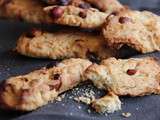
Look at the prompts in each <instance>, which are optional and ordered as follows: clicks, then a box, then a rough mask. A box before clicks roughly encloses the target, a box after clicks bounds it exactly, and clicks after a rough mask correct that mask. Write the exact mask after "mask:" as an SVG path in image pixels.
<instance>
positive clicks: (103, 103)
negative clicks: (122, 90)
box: [91, 92, 121, 113]
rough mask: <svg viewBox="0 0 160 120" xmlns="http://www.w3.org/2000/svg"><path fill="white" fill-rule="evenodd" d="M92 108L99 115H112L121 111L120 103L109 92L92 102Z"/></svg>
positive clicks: (115, 96)
mask: <svg viewBox="0 0 160 120" xmlns="http://www.w3.org/2000/svg"><path fill="white" fill-rule="evenodd" d="M91 104H92V107H93V108H94V109H95V110H96V112H99V113H104V112H107V113H113V112H115V111H118V110H121V101H120V100H119V98H118V96H117V95H115V94H114V93H112V92H110V93H109V94H107V95H106V96H104V97H102V98H100V99H96V100H94V101H92V103H91Z"/></svg>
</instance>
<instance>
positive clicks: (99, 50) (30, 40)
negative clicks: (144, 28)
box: [16, 30, 118, 60]
mask: <svg viewBox="0 0 160 120" xmlns="http://www.w3.org/2000/svg"><path fill="white" fill-rule="evenodd" d="M104 44H105V42H104V40H103V37H101V36H100V35H94V33H85V32H80V31H60V32H54V33H47V32H43V31H40V30H33V31H31V32H30V33H28V34H24V35H22V36H21V37H20V38H19V40H18V42H17V47H16V50H17V51H18V53H20V54H22V55H26V56H31V57H38V58H51V59H64V58H88V59H90V58H91V57H94V58H95V59H97V60H100V59H105V58H108V57H113V56H114V57H116V56H118V53H117V52H116V51H114V50H111V49H109V48H108V47H107V46H105V45H104ZM94 58H93V59H94Z"/></svg>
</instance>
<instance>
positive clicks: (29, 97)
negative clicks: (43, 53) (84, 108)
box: [0, 59, 91, 111]
mask: <svg viewBox="0 0 160 120" xmlns="http://www.w3.org/2000/svg"><path fill="white" fill-rule="evenodd" d="M89 65H91V62H89V61H88V60H83V59H68V60H64V61H63V62H61V63H59V64H57V65H56V66H55V67H51V68H49V69H47V68H43V69H40V70H36V71H33V72H31V73H29V74H26V75H21V76H17V77H11V78H9V79H7V80H6V81H5V82H4V83H3V85H2V87H1V91H0V99H1V107H3V108H7V109H13V110H21V111H31V110H35V109H37V108H39V107H41V106H43V105H46V104H47V103H48V102H50V101H53V100H54V99H55V98H56V97H57V96H58V94H60V93H62V92H64V91H66V90H69V89H71V88H73V87H75V86H76V85H77V84H79V83H80V82H81V80H82V74H83V72H84V70H85V69H86V68H87V67H88V66H89Z"/></svg>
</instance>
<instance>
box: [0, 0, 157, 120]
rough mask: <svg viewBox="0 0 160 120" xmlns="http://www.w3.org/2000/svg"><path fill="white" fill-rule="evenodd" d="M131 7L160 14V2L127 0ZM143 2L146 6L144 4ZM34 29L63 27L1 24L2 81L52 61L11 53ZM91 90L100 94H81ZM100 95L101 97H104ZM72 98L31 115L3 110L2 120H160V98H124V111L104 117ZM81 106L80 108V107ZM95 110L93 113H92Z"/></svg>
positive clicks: (1, 22) (0, 57)
mask: <svg viewBox="0 0 160 120" xmlns="http://www.w3.org/2000/svg"><path fill="white" fill-rule="evenodd" d="M123 2H125V3H127V4H130V5H131V6H132V8H138V9H146V8H147V9H150V10H152V11H154V12H155V13H157V14H158V13H160V9H159V6H160V1H159V0H152V1H151V0H142V1H141V0H140V1H137V0H128V1H127V0H126V1H123ZM142 2H143V3H144V4H142ZM32 27H36V28H43V29H47V30H51V29H52V30H53V29H54V30H55V29H59V28H60V27H57V26H45V25H33V24H27V23H19V22H11V21H3V20H1V21H0V81H2V80H5V79H6V78H8V77H9V76H13V75H18V74H24V73H28V72H30V71H32V70H35V69H39V68H41V67H42V66H46V65H47V64H48V63H49V62H51V61H52V60H48V59H33V58H29V57H24V56H20V55H17V54H15V53H14V52H12V51H11V49H12V48H14V47H15V41H16V40H17V38H18V37H19V35H20V34H21V33H23V32H25V31H27V30H29V29H30V28H32ZM148 55H151V56H156V57H158V58H159V59H160V53H158V52H157V53H153V54H147V56H148ZM88 86H89V88H90V89H91V90H93V91H97V89H96V88H94V87H93V86H92V85H90V84H89V83H88V85H86V86H83V85H81V86H80V87H79V88H80V91H81V92H80V93H79V95H80V94H82V91H83V90H84V89H87V88H88ZM102 94H103V92H100V93H99V95H102ZM69 96H75V92H73V91H68V92H67V94H66V98H65V99H63V100H62V101H61V102H56V103H50V104H48V105H46V106H44V107H41V108H40V109H38V110H36V111H33V112H29V113H20V112H15V111H12V112H11V111H10V112H9V111H4V110H0V120H10V119H14V120H82V119H83V120H126V119H127V120H160V114H159V112H160V105H159V104H160V96H158V95H151V96H145V97H136V98H129V97H125V98H121V100H122V102H123V105H122V111H118V112H116V113H114V114H109V115H105V114H103V115H100V114H97V113H95V112H94V111H92V110H91V109H90V108H89V106H87V105H84V104H82V103H77V102H75V101H74V100H73V99H70V97H69ZM79 106H80V107H79ZM90 110H91V112H90ZM123 112H130V113H131V114H132V116H131V117H129V118H124V117H122V116H121V114H122V113H123Z"/></svg>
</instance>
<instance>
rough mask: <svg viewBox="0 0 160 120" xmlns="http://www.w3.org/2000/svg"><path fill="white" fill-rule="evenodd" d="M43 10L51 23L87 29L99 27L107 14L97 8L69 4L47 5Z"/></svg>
mask: <svg viewBox="0 0 160 120" xmlns="http://www.w3.org/2000/svg"><path fill="white" fill-rule="evenodd" d="M44 11H45V12H46V14H48V15H50V18H51V19H52V22H53V23H56V24H61V25H68V26H75V27H81V28H88V29H97V28H100V27H101V26H102V24H103V23H104V21H105V19H106V17H107V16H108V15H109V14H108V13H104V12H101V11H99V10H98V9H94V8H88V9H83V8H79V7H75V6H71V5H68V6H48V7H45V8H44Z"/></svg>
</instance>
